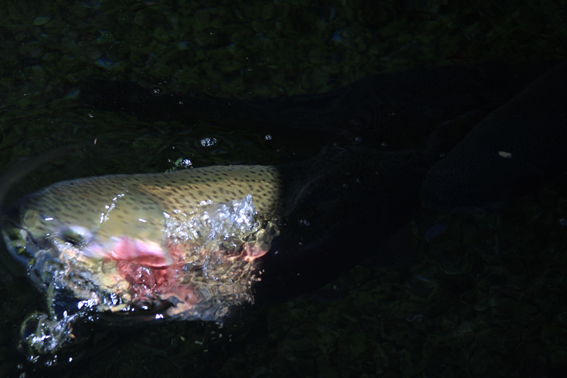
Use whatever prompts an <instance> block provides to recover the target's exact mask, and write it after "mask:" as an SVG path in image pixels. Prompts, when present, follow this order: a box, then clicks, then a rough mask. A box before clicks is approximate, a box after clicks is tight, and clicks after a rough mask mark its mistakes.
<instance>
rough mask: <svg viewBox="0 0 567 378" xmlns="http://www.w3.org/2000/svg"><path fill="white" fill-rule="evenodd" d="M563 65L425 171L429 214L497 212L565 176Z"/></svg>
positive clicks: (566, 83) (566, 70) (566, 88)
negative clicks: (554, 179) (431, 211)
mask: <svg viewBox="0 0 567 378" xmlns="http://www.w3.org/2000/svg"><path fill="white" fill-rule="evenodd" d="M566 145H567V62H564V63H561V64H559V65H557V66H556V67H555V68H553V69H551V70H550V71H549V72H547V73H545V74H544V75H542V76H541V77H540V78H538V79H537V80H535V81H534V82H533V83H532V84H531V85H529V86H528V87H527V88H526V89H524V90H523V91H522V92H520V93H519V94H518V95H517V96H516V97H514V98H513V99H512V100H511V101H509V102H507V103H506V104H505V105H504V106H502V107H500V108H498V109H497V110H495V111H494V112H492V113H491V114H490V115H489V116H488V117H486V119H484V120H483V121H482V122H480V123H479V124H478V125H476V126H475V127H474V129H473V130H472V131H470V132H469V133H468V134H467V136H466V137H465V138H464V139H463V140H462V141H461V142H460V143H459V144H458V145H457V146H456V147H455V148H454V149H452V150H451V152H450V153H449V154H448V155H447V157H446V158H445V159H443V160H442V161H440V162H439V163H437V164H436V165H434V166H433V167H432V168H431V170H430V171H429V173H428V175H427V178H426V179H425V182H424V183H423V187H422V188H421V198H422V200H423V205H424V206H425V207H428V208H432V209H436V210H440V211H449V212H456V213H483V212H497V211H499V210H502V209H503V208H504V207H505V206H507V205H508V204H510V203H511V202H512V201H514V200H515V199H517V198H519V197H521V196H523V195H526V194H528V193H530V192H531V191H533V190H534V189H535V188H537V187H539V186H541V185H542V184H544V183H546V182H548V181H550V180H552V179H553V178H555V177H557V176H558V175H559V174H562V173H565V172H566V171H567V148H566Z"/></svg>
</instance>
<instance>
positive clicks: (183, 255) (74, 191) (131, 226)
mask: <svg viewBox="0 0 567 378" xmlns="http://www.w3.org/2000/svg"><path fill="white" fill-rule="evenodd" d="M280 195H281V180H280V177H279V173H278V171H277V170H276V169H275V168H274V167H269V166H217V167H206V168H197V169H190V170H183V171H178V172H174V173H165V174H146V175H112V176H102V177H94V178H86V179H79V180H74V181H64V182H60V183H57V184H54V185H52V186H50V187H47V188H45V189H43V190H41V191H39V192H37V193H35V194H33V195H31V196H29V197H27V198H25V199H24V200H22V201H21V203H20V204H19V206H18V208H17V209H16V210H13V211H12V214H11V216H12V217H13V218H15V219H14V223H16V224H17V225H18V227H19V234H20V237H21V239H20V240H22V241H24V240H25V244H19V245H20V246H21V247H22V248H20V253H19V254H20V256H22V253H23V254H24V255H25V254H27V255H28V256H27V258H28V259H29V260H30V261H31V263H30V264H31V265H30V270H31V271H32V272H33V274H32V277H33V278H34V281H36V283H37V284H39V285H40V286H44V287H45V288H46V289H47V288H48V286H49V285H53V284H54V283H55V285H56V286H57V287H59V288H62V287H63V288H65V290H68V291H70V292H72V295H73V296H74V297H75V298H76V299H77V300H78V301H79V306H81V307H82V306H89V307H91V308H93V309H96V310H97V311H107V310H110V311H112V312H120V311H121V312H133V311H134V312H135V311H136V310H139V309H143V310H144V311H147V310H151V309H157V308H160V307H163V305H164V304H167V305H166V307H167V308H165V309H161V310H160V311H161V313H160V315H157V316H158V318H159V317H161V316H167V317H169V318H171V317H180V318H183V319H195V318H199V319H206V320H212V319H217V318H219V317H221V316H222V315H224V313H225V312H226V311H227V307H228V306H229V305H233V304H236V303H239V302H241V301H243V300H246V299H249V287H250V285H251V283H252V282H253V281H254V276H253V269H252V266H253V262H254V260H256V259H257V258H259V257H261V256H263V255H264V254H265V253H266V252H267V251H268V250H269V248H270V243H271V239H272V238H273V236H274V234H275V233H277V229H276V221H277V214H276V210H277V209H278V207H279V202H280ZM16 245H18V243H17V242H16ZM221 298H224V300H221ZM210 301H212V302H213V303H210ZM203 308H206V310H203Z"/></svg>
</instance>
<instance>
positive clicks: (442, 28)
mask: <svg viewBox="0 0 567 378" xmlns="http://www.w3.org/2000/svg"><path fill="white" fill-rule="evenodd" d="M565 5H566V4H563V8H562V7H561V5H557V4H555V3H554V4H551V3H547V2H541V3H538V4H537V5H534V4H532V3H531V2H513V3H510V4H504V3H503V4H499V5H492V4H476V3H475V4H474V6H473V4H468V3H464V2H459V1H450V2H447V3H445V2H435V1H431V2H424V1H406V2H399V1H391V2H381V3H380V4H375V3H374V2H366V1H357V2H350V1H336V2H329V3H328V4H326V5H321V4H319V3H314V2H304V1H293V2H264V3H262V2H257V3H245V4H236V3H234V2H222V1H197V2H174V1H164V2H158V1H156V2H135V1H125V2H105V1H58V2H33V1H17V2H16V1H5V2H3V3H2V4H0V16H1V20H2V25H1V26H0V35H1V37H2V38H1V39H2V41H1V43H0V69H1V76H0V107H1V109H2V112H1V114H0V117H1V123H0V130H1V132H2V134H1V135H2V136H1V139H0V164H2V167H3V170H6V169H7V167H8V166H12V165H14V164H19V163H21V162H22V161H24V159H26V158H29V157H32V156H35V155H38V154H40V153H42V152H45V151H51V150H53V149H56V148H58V147H61V146H64V145H69V144H76V143H83V144H84V145H85V147H84V148H82V149H81V150H80V151H81V152H79V153H77V154H74V155H72V156H68V157H66V158H64V159H57V160H54V161H51V162H49V163H48V164H46V165H45V166H44V167H42V168H41V169H38V170H35V171H34V172H33V173H32V174H30V175H29V176H27V177H26V178H25V179H23V180H22V181H21V182H20V183H19V184H18V185H17V186H15V187H14V188H13V189H12V190H11V191H10V193H8V196H7V199H6V202H7V203H11V202H13V201H15V199H16V198H19V197H21V196H23V195H25V194H28V193H31V192H33V191H35V190H37V189H39V188H41V187H43V186H45V185H48V184H51V183H53V182H57V181H60V180H63V179H70V178H77V177H86V176H92V175H100V174H108V173H144V172H162V171H165V170H167V169H170V168H172V167H173V166H174V165H175V163H176V162H178V164H185V165H188V164H189V162H190V163H191V165H192V166H195V167H198V166H207V165H213V164H229V163H230V164H280V163H287V162H291V161H299V160H302V159H307V158H310V157H312V156H314V155H315V154H316V153H317V152H318V151H319V150H320V149H321V148H322V147H323V146H324V145H328V144H332V143H335V144H339V145H343V146H352V145H360V144H362V145H364V144H369V145H372V144H374V146H373V147H380V148H385V149H390V150H396V149H407V148H426V147H427V146H428V143H429V141H430V140H429V134H430V133H429V129H430V128H431V127H434V125H427V126H423V125H422V127H421V129H420V128H419V125H417V124H416V120H415V119H412V118H411V117H410V116H409V115H410V114H426V115H428V116H431V119H436V116H437V115H436V113H427V112H426V109H422V110H421V113H419V112H417V113H416V111H415V106H419V105H420V104H422V103H421V102H417V103H416V102H415V101H413V100H414V99H418V98H419V96H420V95H421V96H423V93H422V92H419V91H417V90H416V89H415V88H412V87H411V86H410V85H406V88H407V90H408V91H409V92H410V93H411V96H409V97H411V98H412V101H409V103H411V104H412V108H411V109H408V108H404V107H403V106H402V107H400V112H401V113H400V114H402V113H403V114H404V115H406V117H407V120H408V121H407V122H401V123H400V122H398V123H396V122H394V121H389V120H391V119H392V118H394V119H397V118H396V115H395V114H381V113H372V112H370V113H368V112H364V111H363V112H361V114H371V118H370V119H371V122H370V123H371V124H372V125H374V126H375V129H373V130H370V131H368V130H366V129H365V128H357V127H354V126H356V124H355V123H353V124H352V125H351V128H348V129H347V130H346V132H344V131H345V130H343V129H339V130H338V131H339V132H337V130H334V131H333V132H330V133H329V132H326V131H320V130H319V129H317V128H315V131H313V130H310V131H309V130H307V131H306V130H305V127H304V126H306V125H304V124H302V125H300V127H299V128H295V129H291V130H292V131H288V130H285V129H284V130H282V129H281V124H279V123H278V121H280V122H281V119H280V118H281V117H280V113H277V114H276V113H270V108H269V107H268V108H267V109H268V110H267V111H266V114H265V117H267V120H268V121H269V122H267V123H270V125H267V128H266V129H265V130H264V129H262V128H261V127H258V125H255V126H256V127H254V128H248V127H245V126H246V125H244V123H246V122H245V121H243V120H242V118H238V117H237V116H235V115H230V116H229V117H221V116H217V115H216V114H215V112H214V111H212V115H211V114H208V113H207V114H198V115H193V116H191V115H190V114H189V115H187V119H168V120H167V121H165V120H159V119H154V120H144V119H141V118H140V117H139V118H138V119H136V118H134V117H132V116H131V113H127V112H108V111H104V110H97V109H92V108H89V107H85V106H81V103H80V101H78V100H77V97H78V94H79V88H80V87H81V85H84V83H85V82H87V80H88V79H91V78H97V79H112V80H124V81H128V82H135V83H137V84H139V85H142V86H144V87H146V88H153V90H154V92H155V95H156V98H158V97H159V96H160V95H161V96H167V95H169V94H175V95H191V94H193V95H195V94H196V92H200V93H204V94H205V95H198V96H202V97H200V98H207V97H206V96H215V97H221V98H226V99H231V98H233V99H249V100H251V99H262V98H272V97H278V96H280V97H286V98H287V97H289V96H296V95H308V94H318V93H319V94H320V93H324V92H328V91H331V90H333V89H336V88H341V87H344V86H346V85H347V84H349V83H352V82H354V81H355V80H358V79H361V78H365V77H370V76H371V75H373V74H378V73H386V72H395V71H401V70H405V69H409V68H412V67H419V66H424V65H425V66H438V65H446V64H455V63H464V62H469V63H472V62H477V61H493V60H497V59H499V60H504V61H505V62H508V63H522V62H525V61H553V60H564V59H565V58H566V56H565V54H566V52H565V48H564V46H565V44H564V43H565V28H564V24H565V19H564V18H565V15H564V14H563V13H561V9H564V8H565ZM536 76H537V75H536ZM525 81H526V82H529V80H528V79H527V78H526V79H525ZM393 83H394V84H395V83H396V81H395V80H394V81H393ZM518 86H519V87H520V88H517V89H518V90H519V89H521V85H518ZM394 88H395V86H394ZM412 90H413V92H412ZM112 95H113V94H112V93H109V97H111V96H112ZM355 97H356V96H355ZM392 98H399V97H395V96H392ZM348 100H349V97H348V96H347V97H342V100H341V101H342V102H341V101H337V102H335V103H334V104H336V105H335V106H336V107H341V104H343V106H345V107H349V106H351V107H353V109H356V108H357V104H348V105H345V104H347V103H348ZM493 100H494V102H493V103H491V104H488V106H487V109H484V108H483V107H481V106H477V107H476V108H475V109H477V110H478V109H481V110H482V111H489V110H490V106H496V105H497V103H498V101H500V102H502V101H505V98H500V99H493ZM228 101H229V102H230V100H228ZM365 101H367V99H366V100H365ZM444 102H447V103H449V102H450V98H445V99H444V100H442V101H441V102H440V103H439V104H440V105H439V104H438V105H439V107H438V108H441V109H442V108H443V106H442V105H443V103H444ZM224 104H225V105H226V102H225V103H224ZM454 105H455V104H451V107H450V108H451V109H454ZM392 107H393V108H395V109H397V108H396V104H395V103H390V104H387V106H386V108H392ZM371 109H374V108H371ZM272 110H273V108H272ZM219 114H220V113H219ZM274 114H276V115H274ZM282 114H284V113H282ZM333 114H334V113H333ZM292 116H295V115H294V114H292ZM174 118H175V117H174ZM448 119H449V120H451V119H453V118H452V117H448ZM418 121H419V119H418ZM417 123H419V122H417ZM391 124H393V125H395V126H398V125H400V126H399V129H397V128H394V129H392V128H391V127H388V126H389V125H391ZM231 125H236V126H232V127H231ZM353 125H354V126H353ZM360 125H364V120H362V123H360ZM268 126H271V127H268ZM298 130H299V131H298ZM357 138H361V140H358V139H357ZM383 144H385V145H387V147H386V146H383ZM566 185H567V182H565V180H561V179H560V180H558V181H557V182H555V183H554V184H552V185H550V186H546V187H543V188H540V189H539V190H538V191H537V193H536V194H534V195H532V196H529V197H527V198H523V199H521V200H520V201H518V202H516V203H515V204H514V205H512V206H510V207H508V208H507V209H505V210H504V211H503V212H502V213H500V214H498V215H458V216H457V215H449V214H443V213H436V212H433V211H426V210H421V211H419V212H417V213H416V214H414V215H413V217H412V219H411V220H409V221H408V223H407V225H405V226H404V227H403V228H401V229H400V231H399V232H398V233H396V234H395V235H392V239H391V240H390V241H389V242H388V243H387V244H386V245H381V246H376V254H377V255H380V256H384V255H395V256H396V259H393V260H394V263H392V262H390V263H388V264H387V265H384V263H383V261H382V260H381V259H376V260H373V259H372V258H370V259H365V260H364V261H362V262H361V265H358V266H356V267H354V268H352V269H350V270H349V271H348V272H347V273H345V274H344V275H343V276H341V277H340V278H338V279H336V280H335V281H333V282H331V283H329V285H328V286H326V287H324V288H323V289H321V290H319V291H316V292H314V293H309V294H308V295H306V296H302V297H297V298H294V299H292V300H291V301H285V302H283V303H278V300H277V298H276V299H275V300H274V301H273V302H274V303H275V304H271V305H269V306H258V307H252V308H250V309H248V310H247V311H243V312H242V313H240V314H239V317H238V318H236V319H232V320H231V321H227V322H225V323H224V324H223V325H217V324H213V323H201V322H194V323H172V324H166V325H153V326H148V327H138V328H131V327H130V328H129V327H124V326H121V325H120V324H118V325H105V324H99V323H87V324H86V325H84V328H80V329H77V333H78V334H86V335H93V334H94V335H95V337H94V338H87V340H88V341H87V342H86V343H85V344H80V345H78V346H77V350H72V351H70V352H69V353H68V354H66V355H64V356H57V358H55V357H45V358H41V359H40V360H39V361H38V362H35V363H33V362H29V361H26V357H25V355H24V354H23V353H21V352H20V351H18V348H17V344H18V340H19V332H20V330H19V327H20V325H21V322H22V320H23V319H24V318H25V317H26V316H28V315H30V314H31V313H32V312H34V311H38V310H40V311H44V310H45V309H44V308H42V306H43V302H44V301H43V298H42V296H41V295H40V294H37V293H36V291H35V289H34V288H33V287H32V286H31V285H30V284H28V283H27V280H26V277H25V272H24V270H23V268H21V267H19V266H18V265H17V264H15V263H13V262H12V261H11V260H10V259H9V257H7V256H6V251H5V249H4V247H2V257H1V259H0V263H1V264H2V265H1V266H0V269H1V272H2V274H1V276H0V314H1V316H0V324H1V331H0V348H1V349H0V376H6V377H18V376H21V377H31V376H54V377H70V376H73V377H79V376H84V377H100V376H104V375H106V374H113V375H116V376H120V377H128V376H136V377H146V376H147V377H178V376H184V377H185V376H188V377H192V376H194V377H217V376H220V377H224V376H231V377H234V376H243V377H244V376H246V377H272V376H273V377H280V376H281V377H287V376H290V375H296V376H302V377H303V376H305V377H343V376H344V377H351V376H356V377H378V376H380V377H382V376H385V377H402V376H403V377H454V376H484V377H546V376H561V372H562V371H564V370H565V369H566V368H567V328H566V327H567V324H566V319H567V305H566V303H565V299H564V298H565V297H566V291H567V290H566V288H565V278H564V272H565V271H566V268H567V260H566V258H565V256H566V254H565V251H566V248H567V239H566V238H567V229H566V228H565V227H566V226H565V225H566V224H567V221H565V218H567V203H566V201H565V198H564V195H563V193H565V190H566V189H567V188H566ZM345 253H351V254H352V253H354V254H358V253H360V254H361V255H362V253H361V252H360V251H345ZM321 269H322V270H324V269H325V264H324V263H322V264H321ZM70 359H71V360H70ZM46 364H47V365H49V364H51V365H56V366H54V367H47V366H46Z"/></svg>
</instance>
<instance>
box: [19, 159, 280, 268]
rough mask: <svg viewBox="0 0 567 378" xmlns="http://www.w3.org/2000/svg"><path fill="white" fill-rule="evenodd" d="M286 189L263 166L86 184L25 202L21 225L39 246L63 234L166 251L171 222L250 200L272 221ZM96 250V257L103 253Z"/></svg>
mask: <svg viewBox="0 0 567 378" xmlns="http://www.w3.org/2000/svg"><path fill="white" fill-rule="evenodd" d="M281 188H282V183H281V179H280V176H279V173H278V171H277V169H276V168H275V167H271V166H258V165H249V166H237V165H235V166H212V167H204V168H196V169H187V170H182V171H177V172H173V173H158V174H136V175H109V176H101V177H92V178H84V179H78V180H72V181H63V182H60V183H57V184H54V185H52V186H49V187H47V188H45V189H43V190H41V191H39V192H37V193H35V194H32V195H31V196H29V197H27V198H25V199H24V200H23V201H22V202H21V204H20V205H19V215H20V219H19V223H20V225H21V227H22V228H24V229H26V230H27V231H28V232H29V233H30V234H31V236H32V237H33V238H34V240H36V241H37V240H40V239H41V238H42V237H45V236H46V235H47V236H52V237H53V236H54V234H58V236H59V237H60V238H61V239H62V241H66V238H71V239H73V238H75V239H80V240H71V241H73V242H78V243H79V244H81V243H82V244H91V245H96V246H99V247H100V248H103V249H104V248H106V249H108V248H109V246H111V245H112V244H113V243H112V239H113V238H116V236H117V235H118V236H121V237H128V238H129V239H131V240H139V241H142V242H144V243H146V244H148V245H150V244H151V245H154V246H155V247H156V248H160V247H163V243H164V242H165V240H164V236H163V228H164V225H165V220H166V217H176V216H179V217H186V216H187V215H190V214H193V213H195V212H197V211H199V209H200V208H202V207H203V206H207V205H211V204H215V203H224V202H227V201H231V200H235V199H242V198H244V197H245V196H247V195H248V194H250V195H251V196H252V198H253V201H254V205H255V208H256V211H257V213H258V216H260V217H263V218H270V217H272V216H274V215H275V213H276V210H277V209H278V207H279V206H280V196H281ZM69 234H71V235H69ZM90 250H91V253H94V254H95V255H96V250H97V248H91V249H90ZM93 251H94V252H93ZM101 253H102V252H101ZM99 257H102V256H99Z"/></svg>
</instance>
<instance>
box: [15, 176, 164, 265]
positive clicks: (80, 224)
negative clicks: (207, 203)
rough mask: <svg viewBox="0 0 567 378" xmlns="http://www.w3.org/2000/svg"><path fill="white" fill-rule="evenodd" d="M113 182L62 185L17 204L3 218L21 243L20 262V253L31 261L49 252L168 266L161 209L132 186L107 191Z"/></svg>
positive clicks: (86, 180)
mask: <svg viewBox="0 0 567 378" xmlns="http://www.w3.org/2000/svg"><path fill="white" fill-rule="evenodd" d="M118 179H119V178H118V177H112V178H111V179H109V180H101V179H83V180H75V181H65V182H61V183H58V184H55V185H52V186H50V187H47V188H45V189H43V190H41V191H39V192H37V193H34V194H32V195H30V196H27V197H25V198H23V199H22V200H20V201H19V202H18V203H17V204H16V205H15V206H14V207H12V209H10V210H9V212H8V218H9V220H10V221H11V223H12V224H13V225H14V226H15V228H16V229H18V230H19V233H20V234H21V239H22V240H25V241H26V242H25V246H24V247H25V248H23V249H20V255H19V256H18V257H19V259H20V260H21V258H22V257H24V256H22V254H21V252H23V251H25V252H26V254H27V256H25V257H27V259H30V258H32V257H33V255H35V253H36V252H37V251H39V250H47V249H49V250H51V253H52V254H56V255H59V256H61V255H70V254H72V255H74V256H76V257H81V258H84V259H93V260H105V259H111V260H136V261H138V262H140V263H143V264H145V265H148V266H156V267H157V266H162V267H163V266H166V265H168V264H170V263H171V262H172V260H171V256H170V255H169V254H168V251H167V248H166V247H165V242H164V235H163V225H164V215H163V211H162V210H161V207H160V205H159V204H158V203H156V202H155V201H152V200H151V199H149V198H143V196H140V193H139V192H138V190H137V189H136V187H134V186H129V185H116V184H114V185H112V183H113V182H115V181H117V180H118ZM106 181H108V182H106Z"/></svg>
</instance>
